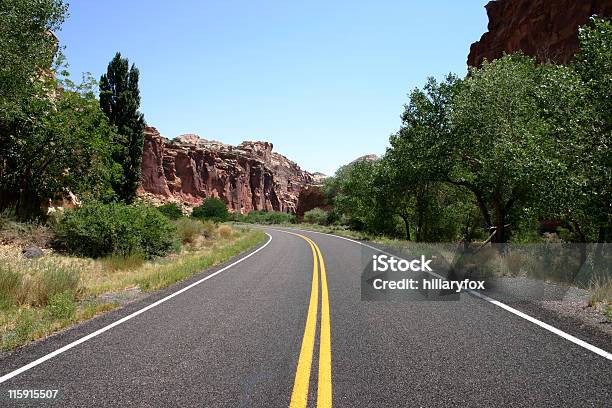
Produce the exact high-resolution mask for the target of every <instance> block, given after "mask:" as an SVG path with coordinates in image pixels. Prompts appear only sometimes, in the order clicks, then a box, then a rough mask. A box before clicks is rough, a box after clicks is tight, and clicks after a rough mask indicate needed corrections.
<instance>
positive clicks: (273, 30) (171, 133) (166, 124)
mask: <svg viewBox="0 0 612 408" xmlns="http://www.w3.org/2000/svg"><path fill="white" fill-rule="evenodd" d="M486 2H487V1H486V0H469V1H456V0H445V1H431V0H430V1H416V0H414V1H409V0H404V1H399V0H398V1H363V2H362V1H318V0H312V1H289V0H287V1H253V0H251V1H242V0H241V1H234V0H218V1H195V0H194V1H187V0H184V1H181V0H177V1H144V0H142V1H135V0H130V1H126V0H119V1H118V0H105V1H86V0H80V1H72V2H71V4H70V16H69V18H68V19H67V21H66V22H65V23H64V26H63V29H62V31H61V32H59V33H58V36H59V38H60V41H61V42H62V44H63V45H65V46H66V49H65V54H66V56H67V59H68V63H69V65H70V68H69V69H70V71H71V72H72V76H73V78H75V79H76V78H80V75H81V73H82V72H91V73H92V74H93V75H94V77H96V78H99V76H100V75H101V74H102V73H103V72H104V71H105V70H106V65H107V64H108V61H109V60H110V59H111V58H112V57H113V56H114V54H115V52H116V51H120V52H121V53H122V54H123V55H124V56H125V57H127V58H129V60H130V62H134V63H136V66H137V67H138V68H139V69H140V75H141V76H140V89H141V96H142V105H141V111H142V112H143V113H144V114H145V119H146V121H147V123H148V124H149V125H152V126H155V127H157V128H158V129H159V130H160V132H161V133H162V135H164V136H166V137H169V138H173V137H175V136H178V135H180V134H183V133H196V134H199V135H200V136H201V137H204V138H207V139H215V140H219V141H222V142H225V143H229V144H238V143H240V142H241V141H243V140H266V141H270V142H272V143H273V144H274V150H275V151H278V152H280V153H282V154H284V155H285V156H287V157H289V158H290V159H292V160H294V161H296V162H297V163H298V164H299V165H300V166H301V167H302V168H304V169H306V170H309V171H322V172H324V173H326V174H332V173H333V172H334V170H335V169H336V168H337V167H339V166H341V165H343V164H346V163H348V162H350V161H352V160H353V159H355V158H357V157H359V156H362V155H365V154H370V153H375V154H381V153H384V151H385V148H386V146H387V145H388V138H389V135H390V134H391V133H394V132H395V131H396V130H397V129H398V128H399V124H400V120H399V115H400V114H401V112H402V110H403V108H402V106H403V104H404V103H405V102H406V101H407V96H406V95H407V93H408V92H410V90H411V89H413V88H414V87H416V86H421V85H422V84H423V83H424V82H425V79H426V78H427V77H428V76H430V75H432V76H435V77H441V76H443V75H444V74H446V73H448V72H454V73H457V74H459V75H464V74H465V72H466V58H467V54H468V52H469V46H470V44H471V43H472V42H474V41H477V40H478V39H479V38H480V36H481V35H482V34H483V33H484V32H485V31H486V25H487V17H486V13H485V10H484V5H485V4H486Z"/></svg>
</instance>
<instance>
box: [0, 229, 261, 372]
mask: <svg viewBox="0 0 612 408" xmlns="http://www.w3.org/2000/svg"><path fill="white" fill-rule="evenodd" d="M266 235H267V236H268V241H267V242H266V243H265V244H264V245H262V246H260V247H259V248H257V249H256V250H255V251H253V252H251V253H249V254H248V255H246V256H244V257H242V258H240V259H238V260H237V261H235V262H232V263H231V264H229V265H227V266H226V267H224V268H221V269H219V270H218V271H216V272H214V273H211V274H210V275H208V276H206V277H204V278H202V279H200V280H198V281H197V282H194V283H192V284H191V285H189V286H185V287H184V288H183V289H181V290H177V291H176V292H174V293H172V294H170V295H168V296H166V297H165V298H163V299H160V300H158V301H156V302H154V303H151V304H150V305H149V306H146V307H143V308H142V309H140V310H137V311H135V312H134V313H132V314H129V315H127V316H125V317H123V318H121V319H119V320H117V321H116V322H113V323H111V324H109V325H108V326H104V327H102V328H101V329H98V330H96V331H95V332H93V333H90V334H88V335H87V336H85V337H81V338H80V339H78V340H75V341H73V342H72V343H70V344H66V345H65V346H64V347H61V348H59V349H57V350H55V351H53V352H51V353H49V354H47V355H44V356H42V357H41V358H39V359H37V360H34V361H32V362H31V363H29V364H26V365H24V366H23V367H21V368H18V369H17V370H15V371H11V372H10V373H8V374H5V375H3V376H2V377H0V384H2V383H3V382H5V381H7V380H10V379H11V378H13V377H15V376H16V375H19V374H21V373H23V372H25V371H28V370H29V369H31V368H33V367H36V366H37V365H39V364H42V363H44V362H45V361H47V360H49V359H52V358H53V357H55V356H58V355H60V354H62V353H63V352H65V351H67V350H70V349H71V348H73V347H76V346H78V345H79V344H81V343H84V342H86V341H87V340H89V339H92V338H94V337H96V336H98V335H100V334H102V333H104V332H105V331H108V330H110V329H112V328H113V327H115V326H119V325H120V324H121V323H125V322H127V321H128V320H130V319H133V318H134V317H136V316H138V315H140V314H142V313H144V312H146V311H147V310H149V309H153V308H154V307H155V306H159V305H161V304H162V303H164V302H165V301H167V300H170V299H172V298H173V297H175V296H178V295H180V294H181V293H183V292H186V291H188V290H189V289H191V288H193V287H194V286H197V285H199V284H200V283H202V282H204V281H207V280H208V279H210V278H212V277H214V276H217V275H218V274H220V273H221V272H223V271H226V270H228V269H229V268H231V267H232V266H234V265H236V264H239V263H240V262H242V261H244V260H245V259H247V258H250V257H252V256H253V255H255V254H256V253H258V252H259V251H261V250H262V249H264V248H265V247H267V246H268V244H269V243H270V242H271V241H272V236H271V235H270V234H268V233H266Z"/></svg>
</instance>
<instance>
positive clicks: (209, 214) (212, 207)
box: [191, 197, 229, 221]
mask: <svg viewBox="0 0 612 408" xmlns="http://www.w3.org/2000/svg"><path fill="white" fill-rule="evenodd" d="M191 216H192V217H194V218H205V219H213V220H216V221H225V220H226V219H227V217H228V216H229V212H228V211H227V205H226V204H225V203H224V202H223V201H222V200H221V199H219V198H216V197H208V198H206V199H205V200H204V202H203V203H202V205H200V206H198V207H196V208H194V209H193V212H192V213H191Z"/></svg>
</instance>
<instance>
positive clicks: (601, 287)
mask: <svg viewBox="0 0 612 408" xmlns="http://www.w3.org/2000/svg"><path fill="white" fill-rule="evenodd" d="M589 292H591V296H590V298H589V306H591V307H593V306H595V305H597V304H598V303H600V302H604V303H605V304H606V305H607V306H609V305H612V277H609V276H608V277H605V278H604V277H596V278H594V279H593V280H591V284H590V287H589Z"/></svg>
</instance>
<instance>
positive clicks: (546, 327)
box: [291, 228, 612, 361]
mask: <svg viewBox="0 0 612 408" xmlns="http://www.w3.org/2000/svg"><path fill="white" fill-rule="evenodd" d="M291 229H295V230H297V231H303V232H313V233H315V234H321V235H328V236H330V237H335V238H340V239H344V240H347V241H350V242H354V243H356V244H359V245H363V246H365V247H367V248H370V249H373V250H375V251H377V252H382V253H384V254H386V255H389V256H392V257H395V258H398V259H404V258H402V257H400V256H397V255H394V254H391V253H389V252H387V251H384V250H382V249H380V248H376V247H374V246H372V245H368V244H364V243H363V242H359V241H356V240H354V239H350V238H346V237H342V236H340V235H335V234H328V233H325V232H319V231H309V230H301V229H298V228H291ZM427 273H429V274H431V275H433V276H436V277H438V278H442V279H446V278H444V277H443V276H441V275H438V274H437V273H435V272H427ZM467 292H469V293H470V294H472V295H474V296H476V297H478V298H480V299H482V300H484V301H486V302H489V303H491V304H493V305H495V306H497V307H501V308H502V309H504V310H506V311H508V312H510V313H512V314H514V315H516V316H519V317H521V318H523V319H525V320H527V321H529V322H531V323H533V324H535V325H538V326H540V327H541V328H543V329H544V330H548V331H549V332H551V333H554V334H556V335H557V336H559V337H563V338H564V339H566V340H568V341H571V342H572V343H574V344H576V345H578V346H580V347H583V348H585V349H587V350H589V351H591V352H593V353H595V354H598V355H600V356H602V357H604V358H606V359H608V360H610V361H612V353H608V352H607V351H605V350H602V349H600V348H599V347H595V346H593V345H592V344H589V343H587V342H586V341H584V340H580V339H579V338H577V337H574V336H572V335H571V334H568V333H566V332H564V331H563V330H559V329H557V328H556V327H554V326H551V325H550V324H548V323H544V322H543V321H541V320H538V319H536V318H535V317H531V316H529V315H528V314H526V313H523V312H521V311H520V310H517V309H515V308H513V307H510V306H508V305H507V304H505V303H502V302H500V301H499V300H495V299H493V298H490V297H488V296H486V295H483V294H481V293H478V292H476V291H473V290H468V291H467Z"/></svg>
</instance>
